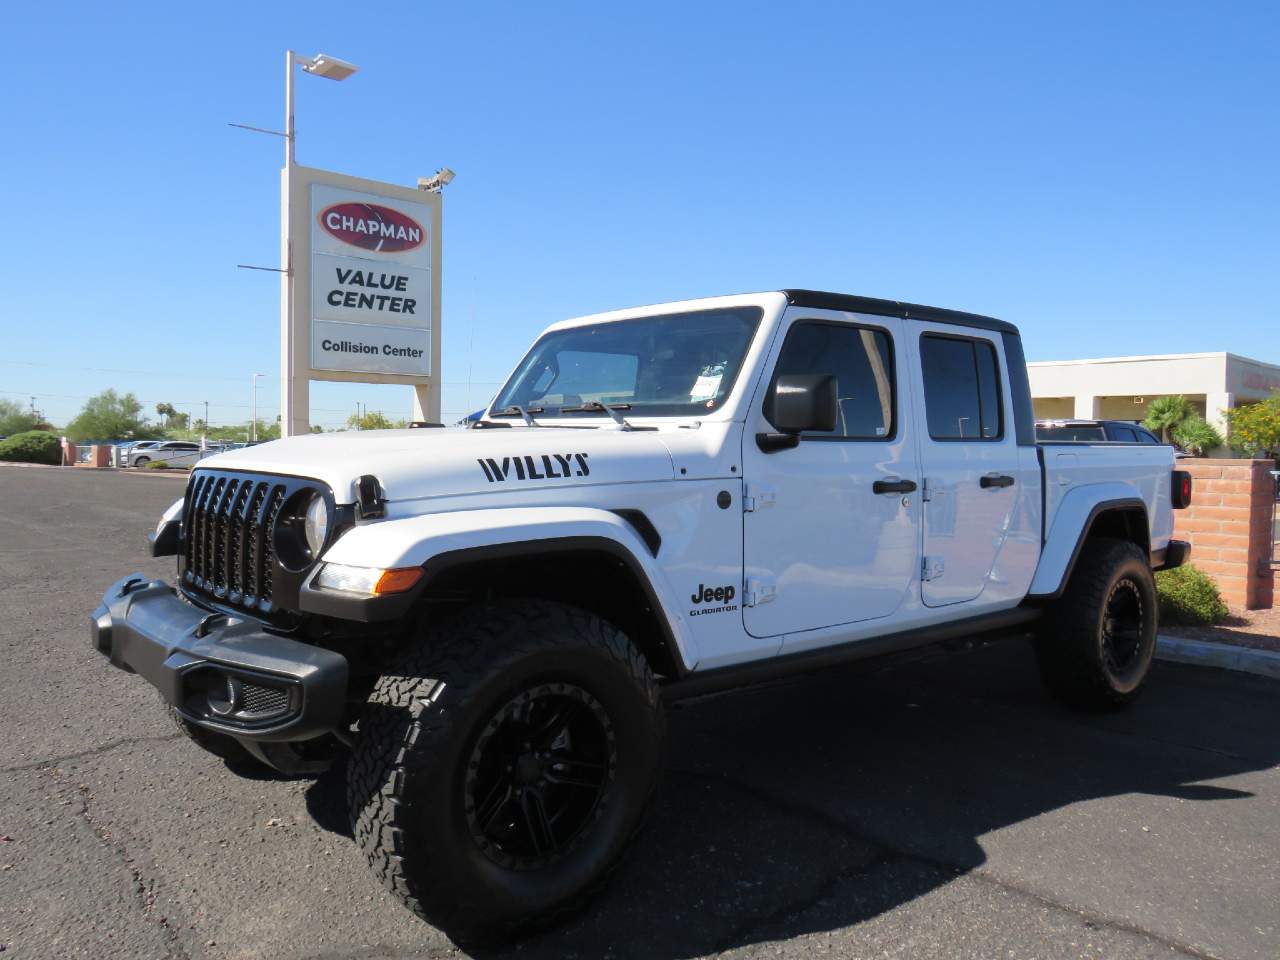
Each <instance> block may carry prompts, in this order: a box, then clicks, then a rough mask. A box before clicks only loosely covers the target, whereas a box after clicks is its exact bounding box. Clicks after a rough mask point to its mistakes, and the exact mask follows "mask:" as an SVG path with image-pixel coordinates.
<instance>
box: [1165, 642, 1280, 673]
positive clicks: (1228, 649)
mask: <svg viewBox="0 0 1280 960" xmlns="http://www.w3.org/2000/svg"><path fill="white" fill-rule="evenodd" d="M1156 657H1157V658H1159V659H1161V660H1173V661H1175V662H1177V663H1194V664H1197V665H1199V666H1202V667H1219V668H1221V669H1223V670H1239V671H1241V672H1243V673H1255V674H1257V675H1258V676H1260V677H1273V678H1275V679H1278V680H1280V653H1276V652H1275V651H1272V650H1254V649H1253V648H1252V647H1238V646H1236V645H1234V644H1230V643H1210V642H1208V641H1205V640H1183V639H1182V638H1181V637H1157V638H1156Z"/></svg>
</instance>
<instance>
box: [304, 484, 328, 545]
mask: <svg viewBox="0 0 1280 960" xmlns="http://www.w3.org/2000/svg"><path fill="white" fill-rule="evenodd" d="M302 530H303V533H304V534H305V535H306V538H307V546H308V547H309V548H310V550H311V555H312V556H313V557H318V556H319V555H320V551H321V550H322V549H323V548H324V540H325V537H326V536H328V535H329V507H328V505H327V504H326V503H325V502H324V497H322V496H320V494H318V493H317V494H316V495H315V496H313V497H312V498H311V502H310V503H309V504H307V515H306V519H305V520H304V521H303V524H302Z"/></svg>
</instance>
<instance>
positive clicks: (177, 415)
mask: <svg viewBox="0 0 1280 960" xmlns="http://www.w3.org/2000/svg"><path fill="white" fill-rule="evenodd" d="M190 424H191V414H189V413H182V412H180V411H178V410H174V411H173V413H172V414H170V416H169V429H170V430H186V429H187V428H188V426H189V425H190Z"/></svg>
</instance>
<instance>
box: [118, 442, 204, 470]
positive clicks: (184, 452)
mask: <svg viewBox="0 0 1280 960" xmlns="http://www.w3.org/2000/svg"><path fill="white" fill-rule="evenodd" d="M204 455H205V454H204V453H202V452H201V450H200V444H198V443H193V442H192V441H190V440H161V441H158V442H155V441H153V442H151V444H150V445H149V446H143V445H142V444H136V445H134V446H133V447H132V448H130V450H129V453H128V457H129V460H128V463H129V466H131V467H145V466H146V465H147V464H149V463H151V462H152V461H156V460H158V461H163V462H164V463H167V464H168V465H169V466H171V467H194V466H195V465H196V463H197V462H198V461H199V460H200V458H201V457H202V456H204Z"/></svg>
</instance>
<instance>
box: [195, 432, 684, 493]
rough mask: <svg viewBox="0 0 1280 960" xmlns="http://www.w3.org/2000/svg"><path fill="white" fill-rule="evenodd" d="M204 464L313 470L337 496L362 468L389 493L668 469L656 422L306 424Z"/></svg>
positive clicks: (662, 476)
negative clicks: (581, 425)
mask: <svg viewBox="0 0 1280 960" xmlns="http://www.w3.org/2000/svg"><path fill="white" fill-rule="evenodd" d="M204 468H209V469H216V470H248V471H253V472H256V473H276V474H287V475H289V476H294V477H307V478H310V479H315V480H321V481H323V482H324V483H326V484H328V485H329V487H330V489H332V490H333V494H334V497H335V498H336V499H337V501H338V503H350V502H352V501H353V500H354V498H355V493H354V488H355V481H356V479H357V478H358V477H360V476H363V475H364V474H373V475H374V476H375V477H377V478H378V480H379V482H380V483H381V484H382V489H383V490H384V491H385V493H386V497H387V499H388V500H392V501H399V500H416V499H420V498H424V497H450V496H458V495H462V494H472V493H500V492H503V491H504V490H509V489H516V490H529V489H532V488H539V487H541V488H548V487H562V486H582V485H589V484H601V483H635V482H641V481H652V480H671V479H673V478H674V475H675V468H674V466H673V464H672V459H671V453H670V451H669V450H668V448H667V445H666V444H665V443H664V442H663V441H662V440H661V439H660V435H659V434H658V433H657V432H648V431H638V430H637V431H619V430H610V429H603V430H598V429H573V428H557V427H533V428H529V427H512V428H510V429H501V428H499V429H492V430H449V429H446V430H441V429H429V428H428V429H417V430H369V431H357V432H350V431H349V432H345V433H324V434H306V435H303V436H297V437H288V438H286V439H283V440H273V441H271V442H270V443H264V444H260V445H258V446H254V447H246V448H244V449H241V450H231V451H228V452H227V453H220V454H217V455H215V456H212V457H208V458H206V459H204V460H201V461H200V463H199V469H204Z"/></svg>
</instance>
